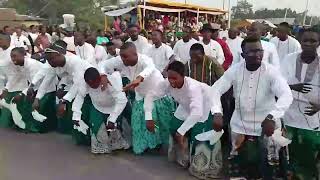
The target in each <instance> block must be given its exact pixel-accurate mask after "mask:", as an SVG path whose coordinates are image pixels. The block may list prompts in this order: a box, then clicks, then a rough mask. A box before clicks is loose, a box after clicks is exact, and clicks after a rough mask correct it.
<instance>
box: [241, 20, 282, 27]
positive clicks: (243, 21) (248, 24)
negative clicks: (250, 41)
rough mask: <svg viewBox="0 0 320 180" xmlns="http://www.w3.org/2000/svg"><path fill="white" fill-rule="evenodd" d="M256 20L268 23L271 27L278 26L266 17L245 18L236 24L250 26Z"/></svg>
mask: <svg viewBox="0 0 320 180" xmlns="http://www.w3.org/2000/svg"><path fill="white" fill-rule="evenodd" d="M254 22H260V23H262V24H266V25H268V26H269V27H271V28H276V27H277V26H276V25H274V24H273V23H271V22H270V21H268V20H266V19H244V20H241V21H239V22H238V23H237V25H236V26H237V27H246V26H250V25H251V24H252V23H254Z"/></svg>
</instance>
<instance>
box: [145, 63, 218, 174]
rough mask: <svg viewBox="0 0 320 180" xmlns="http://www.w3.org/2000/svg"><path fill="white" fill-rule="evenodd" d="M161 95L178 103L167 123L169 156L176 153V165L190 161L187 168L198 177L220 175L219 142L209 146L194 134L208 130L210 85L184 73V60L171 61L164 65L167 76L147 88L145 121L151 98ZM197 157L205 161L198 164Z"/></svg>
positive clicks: (149, 112)
mask: <svg viewBox="0 0 320 180" xmlns="http://www.w3.org/2000/svg"><path fill="white" fill-rule="evenodd" d="M165 95H167V96H171V97H173V98H174V100H175V101H176V102H177V104H179V106H178V107H177V108H176V110H175V113H174V116H175V118H174V119H172V120H171V123H170V131H171V134H172V137H171V138H170V145H169V149H170V150H169V155H168V156H169V159H171V158H172V156H173V154H176V156H177V157H176V159H174V160H176V161H177V162H178V163H179V164H180V165H182V166H184V167H186V166H188V164H189V162H190V163H191V164H190V167H189V172H190V173H191V174H192V175H194V176H196V177H198V178H199V179H209V178H210V179H211V178H212V179H213V178H221V177H220V175H221V174H220V173H221V170H222V164H221V163H219V162H218V159H220V158H222V154H221V145H220V142H218V143H217V144H215V145H213V146H212V145H211V146H210V145H209V143H208V142H201V141H197V140H196V138H195V136H196V135H198V134H201V133H202V132H206V131H210V130H212V116H211V114H210V109H211V107H212V102H211V101H210V98H211V96H210V86H208V85H207V84H205V83H201V82H199V81H196V80H194V79H192V78H190V77H185V72H184V64H182V63H181V62H179V61H174V62H172V63H171V64H169V66H168V79H167V80H165V81H162V82H161V83H159V84H158V86H157V88H156V90H155V91H150V92H149V93H148V95H147V96H146V98H145V104H144V106H145V118H146V120H147V121H152V120H153V118H152V109H153V101H154V100H156V99H158V98H161V97H163V96H165ZM174 151H176V152H174ZM179 156H182V157H181V158H180V157H179ZM199 159H206V161H203V162H204V163H203V164H198V163H197V161H198V160H199Z"/></svg>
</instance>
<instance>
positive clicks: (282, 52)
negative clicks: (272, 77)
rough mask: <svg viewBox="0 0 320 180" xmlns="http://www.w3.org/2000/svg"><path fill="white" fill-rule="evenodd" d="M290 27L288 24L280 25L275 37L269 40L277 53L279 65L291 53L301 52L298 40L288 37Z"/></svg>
mask: <svg viewBox="0 0 320 180" xmlns="http://www.w3.org/2000/svg"><path fill="white" fill-rule="evenodd" d="M289 32H290V26H289V24H288V23H286V22H283V23H280V25H279V28H278V33H277V37H274V38H272V39H271V40H270V42H271V43H273V44H274V45H275V46H276V48H277V51H278V54H279V58H280V63H282V62H283V59H284V58H285V57H286V56H287V55H288V54H291V53H294V52H298V51H300V50H301V45H300V43H299V41H298V40H296V39H295V38H293V37H291V36H289V35H288V34H289Z"/></svg>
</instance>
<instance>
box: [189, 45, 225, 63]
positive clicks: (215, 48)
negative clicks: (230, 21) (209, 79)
mask: <svg viewBox="0 0 320 180" xmlns="http://www.w3.org/2000/svg"><path fill="white" fill-rule="evenodd" d="M199 43H200V44H202V46H203V48H204V53H205V55H207V56H210V57H213V58H216V59H217V61H218V62H219V64H220V65H222V64H223V62H224V60H225V57H224V53H223V49H222V47H221V45H220V44H219V43H218V42H217V41H215V40H212V39H211V40H210V43H209V44H205V43H204V42H203V40H201V41H199ZM189 50H190V49H189Z"/></svg>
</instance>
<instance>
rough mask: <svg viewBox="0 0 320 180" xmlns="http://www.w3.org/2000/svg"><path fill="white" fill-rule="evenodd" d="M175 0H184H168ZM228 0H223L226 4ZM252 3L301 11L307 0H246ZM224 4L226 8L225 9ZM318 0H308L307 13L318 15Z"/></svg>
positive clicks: (219, 0) (218, 2) (218, 0)
mask: <svg viewBox="0 0 320 180" xmlns="http://www.w3.org/2000/svg"><path fill="white" fill-rule="evenodd" d="M170 1H177V2H185V0H170ZM186 1H187V3H191V4H197V5H203V6H209V7H217V8H222V7H223V0H186ZM228 1H229V0H225V2H226V4H228ZM248 2H250V3H251V4H252V5H253V9H254V10H257V9H261V8H268V9H276V8H291V9H293V10H296V11H297V12H303V11H304V10H305V9H306V4H307V0H248ZM236 4H237V0H231V6H234V5H236ZM227 7H228V6H227V5H226V9H227ZM319 9H320V0H309V6H308V10H309V11H308V15H314V16H320V10H319Z"/></svg>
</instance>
